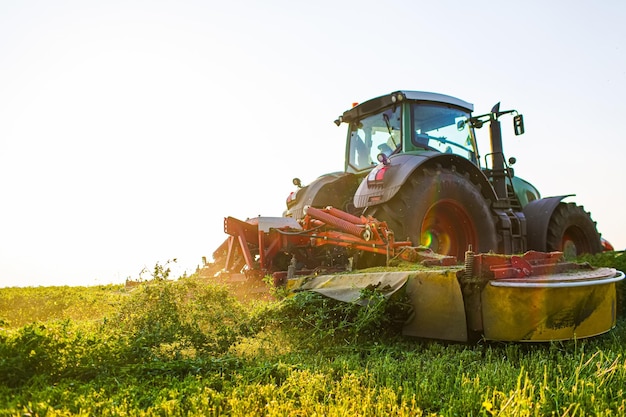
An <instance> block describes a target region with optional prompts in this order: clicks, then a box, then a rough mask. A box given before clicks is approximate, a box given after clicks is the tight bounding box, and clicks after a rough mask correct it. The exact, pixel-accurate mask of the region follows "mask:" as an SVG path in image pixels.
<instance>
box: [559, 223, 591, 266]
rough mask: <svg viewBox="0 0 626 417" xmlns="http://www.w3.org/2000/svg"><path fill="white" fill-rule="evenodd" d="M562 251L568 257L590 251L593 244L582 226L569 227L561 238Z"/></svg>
mask: <svg viewBox="0 0 626 417" xmlns="http://www.w3.org/2000/svg"><path fill="white" fill-rule="evenodd" d="M561 251H562V252H563V255H564V256H565V257H566V258H568V259H571V258H575V257H576V256H577V255H578V254H580V253H586V252H590V251H591V245H590V244H589V242H588V240H587V238H586V236H585V233H584V232H583V231H582V230H581V229H580V228H578V227H568V228H567V229H566V230H565V233H563V239H561Z"/></svg>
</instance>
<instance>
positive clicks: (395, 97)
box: [336, 90, 474, 123]
mask: <svg viewBox="0 0 626 417" xmlns="http://www.w3.org/2000/svg"><path fill="white" fill-rule="evenodd" d="M403 100H410V101H429V102H436V103H443V104H450V105H452V106H456V107H460V108H462V109H464V110H467V111H469V112H472V111H473V110H474V105H473V104H472V103H468V102H467V101H464V100H461V99H459V98H456V97H452V96H448V95H445V94H439V93H431V92H428V91H410V90H400V91H395V92H393V93H391V94H386V95H384V96H380V97H376V98H372V99H370V100H367V101H365V102H363V103H360V104H358V105H357V106H355V107H353V108H351V109H350V110H346V111H345V112H344V113H343V115H342V116H341V117H340V118H339V119H338V120H337V121H336V122H347V123H350V122H351V121H353V120H356V119H360V118H362V117H363V116H367V115H368V114H372V113H376V112H378V111H379V110H380V109H382V108H384V107H387V106H391V105H392V104H394V103H400V102H401V101H403Z"/></svg>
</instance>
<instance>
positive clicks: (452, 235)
mask: <svg viewBox="0 0 626 417" xmlns="http://www.w3.org/2000/svg"><path fill="white" fill-rule="evenodd" d="M375 216H376V217H377V218H378V219H379V220H385V221H386V222H387V224H388V225H389V227H390V228H391V230H393V231H394V233H395V236H396V239H397V240H404V239H406V238H408V239H409V240H410V241H411V242H412V244H413V245H423V246H427V247H429V248H431V249H432V250H433V251H434V252H437V253H440V254H442V255H451V256H455V257H456V258H457V260H459V261H461V260H462V259H463V258H464V256H465V251H466V250H467V249H468V247H469V246H470V245H471V246H472V249H473V251H474V252H489V251H491V250H493V251H495V250H497V236H496V224H495V219H494V216H493V215H492V213H491V210H490V207H489V201H488V200H486V199H485V198H484V197H483V195H482V194H481V192H480V189H479V188H478V186H476V185H475V184H474V183H472V182H471V181H470V179H469V177H468V176H463V175H461V174H460V173H458V172H456V171H455V170H454V169H445V168H439V169H437V170H430V169H424V170H422V171H421V172H420V173H419V174H417V175H414V176H413V177H412V178H410V179H409V180H408V181H407V182H406V183H405V184H404V185H403V186H402V188H401V189H400V190H399V191H398V194H396V195H395V196H394V197H393V198H392V199H391V200H390V201H389V202H388V203H385V204H383V205H381V206H380V207H379V208H378V209H377V211H376V214H375Z"/></svg>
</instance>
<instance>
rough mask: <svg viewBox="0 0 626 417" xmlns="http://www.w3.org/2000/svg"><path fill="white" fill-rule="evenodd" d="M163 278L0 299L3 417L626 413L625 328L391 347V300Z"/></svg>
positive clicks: (6, 293) (395, 331) (397, 300)
mask: <svg viewBox="0 0 626 417" xmlns="http://www.w3.org/2000/svg"><path fill="white" fill-rule="evenodd" d="M624 259H626V258H625V257H624V256H622V254H621V253H613V254H602V255H599V256H596V257H589V258H586V259H585V261H588V262H590V263H592V264H594V265H602V266H615V267H618V268H621V269H626V268H624V266H623V265H624V264H623V262H624ZM168 273H169V272H168V270H166V269H164V268H163V267H161V268H160V269H159V268H155V272H154V274H153V279H151V280H149V281H146V282H142V283H141V284H140V285H138V286H136V287H134V288H132V289H126V288H125V287H124V286H101V287H47V288H43V287H42V288H5V289H0V328H2V329H0V416H35V415H38V416H69V415H85V416H88V415H89V416H91V415H103V416H107V415H111V416H125V415H132V416H153V415H154V416H166V415H185V416H206V415H237V416H241V415H244V416H248V415H249V416H258V415H267V416H283V415H290V416H310V415H328V416H346V415H350V416H380V415H384V416H387V415H397V416H420V415H424V416H426V415H484V416H491V415H529V416H530V415H532V416H543V415H557V416H563V415H567V416H574V415H579V416H580V415H604V416H609V415H624V414H626V395H625V392H624V390H625V389H626V388H624V387H626V320H625V317H624V315H621V316H620V317H619V320H618V325H617V327H616V328H615V329H614V330H613V331H612V332H610V333H608V334H606V335H603V336H599V337H596V338H593V339H585V340H579V341H572V342H555V343H543V344H521V343H487V342H480V343H478V344H473V345H464V344H454V343H443V342H437V341H426V340H416V339H408V338H403V337H401V336H400V335H399V328H400V323H401V320H402V318H403V317H404V316H405V315H406V308H405V305H404V303H403V300H402V298H401V296H398V297H396V296H394V297H393V298H392V299H391V300H385V299H384V298H382V297H380V295H379V294H378V293H377V292H376V291H364V292H363V294H362V297H365V298H367V299H368V303H367V306H365V307H360V306H356V305H351V304H343V303H340V302H337V301H334V300H331V299H327V298H324V297H322V296H319V295H317V294H315V293H300V294H297V295H296V296H294V297H291V298H288V299H285V300H282V301H279V302H257V303H252V304H246V305H243V304H241V303H240V302H238V301H237V300H236V299H235V298H233V297H232V296H231V295H230V293H229V292H228V290H227V289H226V287H223V286H219V285H215V284H210V283H207V282H206V281H204V280H202V279H200V278H198V277H195V276H191V277H185V278H180V279H178V280H177V281H170V280H168V279H167V278H168ZM622 287H623V286H620V292H621V291H622Z"/></svg>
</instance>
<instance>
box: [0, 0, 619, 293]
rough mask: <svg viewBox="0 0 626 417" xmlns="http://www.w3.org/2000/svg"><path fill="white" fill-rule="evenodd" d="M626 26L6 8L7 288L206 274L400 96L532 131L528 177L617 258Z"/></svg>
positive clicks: (185, 8) (0, 151) (561, 8)
mask: <svg viewBox="0 0 626 417" xmlns="http://www.w3.org/2000/svg"><path fill="white" fill-rule="evenodd" d="M625 21H626V2H623V1H620V0H605V1H549V2H548V1H526V2H496V1H482V0H478V1H464V2H462V1H450V0H448V1H446V0H444V1H421V0H417V1H415V0H413V1H395V0H389V1H385V2H380V1H376V2H374V1H368V0H360V1H336V0H335V1H328V0H318V1H311V2H298V1H291V0H289V1H287V0H284V1H281V0H266V1H263V2H257V1H252V0H248V1H237V0H233V1H214V0H209V1H184V0H183V1H181V0H177V1H128V0H124V1H115V0H112V1H86V0H77V1H67V0H55V1H36V0H32V1H9V0H6V1H2V2H0V286H13V285H19V286H25V285H33V286H36V285H93V284H101V283H118V282H123V281H124V280H125V279H126V278H128V277H129V278H131V279H135V278H137V277H138V276H139V273H140V271H141V270H142V269H143V268H144V267H147V268H152V267H153V266H154V265H155V264H156V263H157V262H159V263H165V262H166V261H167V260H168V259H171V258H177V259H178V262H177V263H176V264H175V267H174V274H180V273H182V272H183V271H189V272H193V271H194V270H195V268H196V266H197V265H198V264H200V262H201V258H202V256H207V257H208V258H209V259H210V257H211V254H212V252H213V250H214V249H215V248H216V247H217V246H218V245H219V244H220V243H221V242H222V241H223V240H224V239H225V237H226V236H225V235H224V234H223V218H224V217H225V216H229V215H231V216H235V217H239V218H243V219H245V218H247V217H253V216H257V215H264V216H280V215H281V214H282V211H283V209H284V202H285V199H286V197H287V195H288V194H289V192H290V191H292V189H293V186H292V184H291V180H292V178H293V177H295V176H298V177H300V178H301V179H302V181H303V182H304V183H307V182H309V181H311V180H313V179H315V178H316V177H317V176H318V175H321V174H323V173H326V172H331V171H338V170H342V169H343V151H344V138H345V127H341V128H338V127H336V126H335V125H334V124H333V123H332V122H333V120H334V119H335V118H336V116H338V115H339V114H340V113H342V112H343V111H344V110H346V109H347V108H349V107H350V105H351V103H352V102H355V101H364V100H366V99H368V98H371V97H374V96H378V95H382V94H386V93H389V92H391V91H395V90H399V89H406V90H425V91H434V92H439V93H444V94H449V95H453V96H457V97H459V98H461V99H463V100H466V101H469V102H471V103H474V105H475V109H476V112H477V113H485V112H488V111H489V109H491V107H492V106H493V105H494V104H495V103H496V102H498V101H501V102H502V107H501V108H502V109H509V108H515V109H517V110H518V111H520V112H521V113H523V114H524V120H525V124H526V134H525V135H523V136H520V137H515V136H514V135H513V134H512V128H509V125H508V123H509V122H510V120H507V119H504V123H503V125H504V129H505V130H504V132H505V135H504V141H505V143H504V147H505V153H506V156H507V157H510V156H515V157H516V158H517V160H518V163H517V164H516V166H515V168H516V173H517V174H518V175H519V176H521V177H523V178H525V179H527V180H529V181H530V182H532V183H533V184H534V185H535V186H536V187H537V188H538V189H539V190H540V192H541V193H542V195H543V196H550V195H562V194H570V193H571V194H576V197H573V198H571V199H570V200H568V201H576V202H577V203H579V204H581V205H583V206H584V207H585V209H586V210H588V211H590V212H591V213H592V216H593V218H594V220H595V221H596V222H597V225H598V229H599V231H600V232H601V233H602V235H603V236H604V237H605V238H606V239H608V240H609V241H610V242H612V243H613V244H614V245H615V247H616V248H617V249H624V248H626V221H625V220H624V219H625V216H626V214H624V213H625V207H626V192H625V191H624V177H625V176H624V158H625V154H626V152H625V150H626V138H624V131H623V126H622V123H623V122H624V115H625V113H626V98H625V97H626V25H625V24H624V22H625ZM509 129H510V130H509ZM486 133H487V132H486V131H485V132H479V134H480V135H481V136H479V140H481V139H482V141H483V142H484V143H486V142H487V140H488V138H487V136H486Z"/></svg>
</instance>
